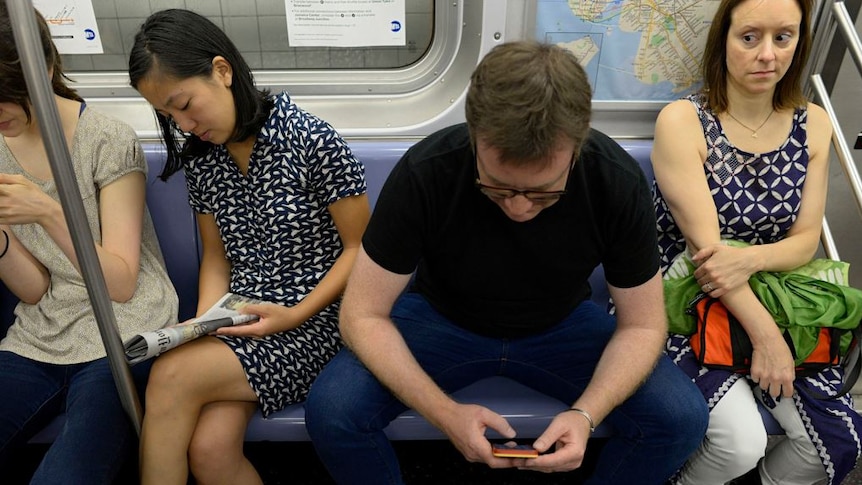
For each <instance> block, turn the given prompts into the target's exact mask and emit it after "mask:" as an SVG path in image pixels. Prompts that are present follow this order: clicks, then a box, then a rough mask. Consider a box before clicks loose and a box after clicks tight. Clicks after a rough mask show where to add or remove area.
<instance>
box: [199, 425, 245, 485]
mask: <svg viewBox="0 0 862 485" xmlns="http://www.w3.org/2000/svg"><path fill="white" fill-rule="evenodd" d="M242 460H243V453H242V448H241V447H240V448H239V449H237V447H236V446H234V445H233V443H226V442H225V441H224V440H222V439H219V438H217V437H213V436H210V435H208V434H207V433H201V432H195V434H194V436H193V437H192V441H191V443H189V470H190V471H191V473H192V475H194V477H195V479H196V480H197V482H198V483H200V484H205V483H221V482H223V481H224V479H225V477H230V476H233V474H234V472H235V468H236V467H238V466H239V464H240V462H241V461H242Z"/></svg>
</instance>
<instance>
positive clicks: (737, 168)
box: [653, 95, 808, 269]
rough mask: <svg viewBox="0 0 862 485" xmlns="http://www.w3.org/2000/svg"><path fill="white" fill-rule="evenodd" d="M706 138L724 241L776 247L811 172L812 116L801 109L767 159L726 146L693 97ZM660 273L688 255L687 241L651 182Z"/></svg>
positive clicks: (712, 190)
mask: <svg viewBox="0 0 862 485" xmlns="http://www.w3.org/2000/svg"><path fill="white" fill-rule="evenodd" d="M688 99H689V100H690V101H691V102H692V103H693V104H694V106H695V108H696V109H697V113H698V116H699V118H700V123H701V126H702V127H703V130H704V133H706V144H707V159H706V163H704V174H705V175H706V177H707V182H708V184H709V189H710V193H711V194H712V197H713V199H714V200H715V205H716V207H717V208H718V219H719V228H720V230H721V237H722V238H724V239H736V240H739V241H745V242H747V243H749V244H764V243H772V242H776V241H778V240H780V239H781V238H782V237H784V234H786V233H787V231H788V230H789V229H790V226H791V225H793V222H794V221H796V216H797V213H798V212H799V206H800V202H801V199H802V186H803V184H804V183H805V174H806V171H807V169H808V147H807V135H806V131H805V122H806V119H807V117H808V111H807V110H805V109H798V110H797V111H796V113H795V114H794V115H793V127H792V129H791V131H790V136H789V137H788V138H787V140H786V141H785V142H784V144H783V145H782V146H781V147H780V148H778V149H777V150H775V151H772V152H769V153H764V154H752V153H747V152H743V151H741V150H738V149H737V148H736V147H734V146H733V145H732V144H730V142H729V141H728V140H727V137H726V136H725V134H724V130H723V129H722V128H721V123H720V122H719V121H718V119H716V118H715V116H714V115H713V114H712V112H711V111H709V110H708V109H705V108H704V106H703V100H702V99H701V98H700V97H699V95H692V96H689V97H688ZM653 202H654V203H655V205H656V217H657V228H658V232H659V253H660V254H661V263H662V268H663V269H667V268H668V266H669V265H670V263H671V261H673V258H674V257H676V255H678V254H679V253H681V252H682V251H683V250H684V249H685V240H684V239H683V237H682V233H681V232H680V231H679V229H678V228H677V227H676V224H675V223H674V221H673V216H672V215H671V213H670V209H669V208H668V206H667V203H666V202H665V201H664V198H663V197H661V192H660V191H659V189H658V185H657V184H656V183H655V182H653Z"/></svg>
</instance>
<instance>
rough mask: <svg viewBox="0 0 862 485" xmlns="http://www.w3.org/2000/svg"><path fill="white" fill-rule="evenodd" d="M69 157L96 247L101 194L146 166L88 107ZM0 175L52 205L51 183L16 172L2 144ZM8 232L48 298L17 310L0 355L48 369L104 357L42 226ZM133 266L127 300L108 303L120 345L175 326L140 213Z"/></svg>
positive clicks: (71, 273)
mask: <svg viewBox="0 0 862 485" xmlns="http://www.w3.org/2000/svg"><path fill="white" fill-rule="evenodd" d="M69 150H70V151H71V157H72V164H73V165H74V171H75V177H76V178H77V180H78V188H79V190H80V192H81V198H82V200H83V205H84V211H85V213H86V216H87V221H88V222H89V225H90V232H91V233H92V235H93V240H94V241H95V242H96V243H97V244H100V243H101V228H100V220H99V193H100V190H101V188H102V187H105V186H107V185H108V184H110V183H111V182H114V181H115V180H117V179H119V178H120V177H122V176H124V175H126V174H129V173H132V172H142V173H144V174H146V170H147V165H146V159H145V158H144V154H143V150H142V149H141V146H140V144H139V143H138V140H137V137H136V135H135V132H134V131H133V130H132V129H131V128H130V127H129V126H127V125H126V124H124V123H121V122H119V121H117V120H113V119H111V118H109V117H107V116H105V115H103V114H101V113H98V112H97V111H95V110H93V109H89V108H88V109H85V110H84V111H83V112H82V113H81V117H80V119H79V120H78V126H77V128H76V131H75V134H74V138H73V140H72V144H71V146H70V147H69ZM0 171H2V172H4V173H10V174H20V175H24V176H25V177H27V178H28V179H29V180H30V181H32V182H34V183H35V184H37V185H38V186H39V187H40V188H41V189H42V190H43V191H44V192H45V193H46V194H48V195H49V196H51V197H52V198H54V199H55V200H59V194H58V192H57V187H56V186H55V184H54V182H53V180H51V181H44V180H39V179H36V178H33V177H31V176H30V175H29V174H28V173H26V172H25V171H24V170H22V168H21V166H20V165H19V164H18V162H17V161H16V160H15V157H14V156H13V155H12V153H11V152H10V151H9V148H8V147H7V146H6V143H5V140H3V138H2V137H0ZM12 231H13V233H14V234H15V236H16V237H17V238H18V239H19V240H20V241H21V243H22V244H23V245H24V246H25V247H26V248H27V249H28V250H29V251H30V252H31V253H32V254H33V256H35V257H36V259H38V260H39V261H40V262H41V263H42V264H43V265H44V266H45V267H46V268H47V270H48V272H49V273H50V283H49V287H48V291H47V292H46V293H45V295H44V296H43V297H42V299H41V300H40V301H39V302H38V303H36V304H35V305H29V304H26V303H24V302H20V303H18V305H17V307H16V308H15V322H14V323H13V324H12V326H11V327H10V328H9V330H8V333H7V334H6V337H5V338H4V339H3V340H2V341H0V350H7V351H10V352H14V353H16V354H19V355H22V356H24V357H27V358H30V359H34V360H37V361H40V362H48V363H53V364H73V363H80V362H89V361H92V360H95V359H98V358H101V357H104V356H105V348H104V345H103V344H102V340H101V337H100V335H99V329H98V325H97V324H96V320H95V316H94V313H93V310H92V306H91V304H90V300H89V296H88V294H87V289H86V286H85V285H84V279H83V277H82V276H81V275H80V274H79V273H78V271H77V270H76V269H75V267H74V266H73V265H72V263H71V262H70V261H69V259H68V258H67V257H66V256H65V254H63V252H62V251H61V250H60V248H59V247H58V246H57V245H56V244H55V243H54V241H53V240H52V239H51V238H50V237H49V236H48V234H47V233H46V232H45V230H44V229H43V228H42V226H40V225H38V224H20V225H14V226H12ZM140 266H141V267H140V271H139V273H138V286H137V290H136V291H135V294H134V295H133V296H132V298H131V299H130V300H129V301H127V302H124V303H117V302H112V303H113V309H114V315H115V318H116V322H117V327H118V328H119V331H120V337H121V339H122V340H124V341H125V340H126V339H128V338H130V337H132V336H133V335H135V334H136V333H139V332H142V331H147V330H154V329H157V328H161V327H163V326H165V325H167V324H171V323H175V322H176V321H177V304H178V302H177V294H176V291H175V290H174V287H173V285H172V284H171V281H170V279H169V278H168V274H167V272H166V270H165V265H164V259H163V257H162V253H161V249H160V248H159V244H158V240H157V239H156V233H155V230H154V228H153V223H152V220H151V219H150V215H149V212H147V211H146V210H145V213H144V224H143V234H142V238H141V257H140Z"/></svg>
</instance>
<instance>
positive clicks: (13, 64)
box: [0, 2, 84, 123]
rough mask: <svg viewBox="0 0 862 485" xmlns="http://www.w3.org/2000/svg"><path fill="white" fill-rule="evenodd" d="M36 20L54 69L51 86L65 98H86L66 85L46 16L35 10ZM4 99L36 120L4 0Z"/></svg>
mask: <svg viewBox="0 0 862 485" xmlns="http://www.w3.org/2000/svg"><path fill="white" fill-rule="evenodd" d="M34 11H35V13H36V24H37V25H38V27H39V40H41V42H42V53H43V54H44V55H45V63H46V64H47V66H48V68H49V69H53V75H52V78H51V88H52V89H53V90H54V94H56V95H58V96H61V97H63V98H67V99H72V100H75V101H80V102H83V101H84V100H83V99H81V97H80V96H78V93H77V92H76V91H75V90H74V89H72V88H70V87H69V86H67V85H66V81H67V80H68V78H67V77H66V75H65V74H64V73H63V62H62V61H61V60H60V54H59V53H57V48H56V46H54V42H53V41H52V40H51V32H50V31H49V30H48V24H47V23H46V22H45V18H44V17H42V15H41V14H40V13H39V12H38V11H37V10H35V9H34ZM0 102H4V103H15V104H17V105H18V106H20V107H21V109H23V110H24V114H26V115H27V122H28V123H29V122H30V121H31V120H32V116H31V113H30V104H31V103H30V95H29V94H28V92H27V82H26V81H25V80H24V71H23V70H22V68H21V59H20V57H19V56H18V50H17V49H16V48H15V36H14V34H13V32H12V20H11V19H10V18H9V10H8V9H7V7H6V2H0Z"/></svg>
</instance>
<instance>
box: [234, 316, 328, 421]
mask: <svg viewBox="0 0 862 485" xmlns="http://www.w3.org/2000/svg"><path fill="white" fill-rule="evenodd" d="M219 338H220V339H222V340H223V341H224V342H225V343H226V344H227V345H228V346H229V347H230V348H231V349H233V351H234V352H235V353H236V355H237V357H238V358H239V360H240V362H241V363H242V366H243V368H244V369H245V373H246V377H247V378H248V383H249V385H251V388H252V389H253V390H254V392H255V394H257V397H258V402H259V403H260V412H261V413H262V414H263V415H264V417H266V416H269V415H270V414H271V413H274V412H276V411H278V410H281V409H284V408H285V407H286V406H287V405H289V404H294V403H298V402H302V401H304V400H305V398H306V396H307V395H308V389H309V388H310V387H311V383H312V382H314V379H315V378H316V377H317V374H319V373H320V371H321V370H323V367H324V366H325V365H326V364H327V363H328V362H329V360H330V359H332V357H334V356H335V354H336V352H338V351H339V350H340V349H341V339H340V337H339V334H338V305H337V304H335V305H330V306H328V307H326V309H324V310H323V311H322V312H320V313H318V314H317V315H314V316H313V317H311V318H310V319H308V320H307V321H306V322H305V323H303V324H302V325H301V326H300V327H299V328H297V329H295V330H291V331H289V332H282V333H277V334H274V335H268V336H266V337H264V338H242V337H227V336H219Z"/></svg>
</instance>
